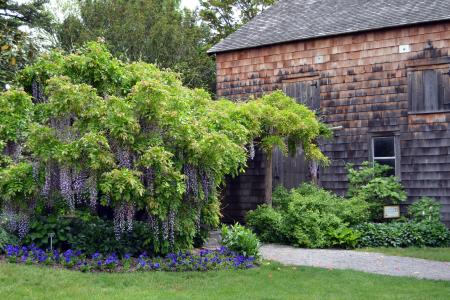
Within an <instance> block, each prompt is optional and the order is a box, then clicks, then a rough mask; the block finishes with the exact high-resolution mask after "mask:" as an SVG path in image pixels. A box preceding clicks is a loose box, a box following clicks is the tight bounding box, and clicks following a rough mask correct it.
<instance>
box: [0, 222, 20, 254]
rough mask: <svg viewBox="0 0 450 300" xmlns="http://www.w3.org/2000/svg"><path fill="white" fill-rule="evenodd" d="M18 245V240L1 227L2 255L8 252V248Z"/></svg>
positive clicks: (0, 248)
mask: <svg viewBox="0 0 450 300" xmlns="http://www.w3.org/2000/svg"><path fill="white" fill-rule="evenodd" d="M17 244H18V238H17V237H15V236H14V235H12V234H10V233H9V232H8V231H6V230H5V229H4V228H3V227H2V226H0V253H3V252H4V251H5V250H6V246H8V245H17Z"/></svg>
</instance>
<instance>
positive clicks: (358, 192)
mask: <svg viewBox="0 0 450 300" xmlns="http://www.w3.org/2000/svg"><path fill="white" fill-rule="evenodd" d="M390 169H391V167H389V166H384V165H379V164H377V163H374V164H372V163H371V162H364V163H363V164H362V166H361V168H359V169H354V168H353V165H351V164H349V165H347V171H348V180H349V190H348V195H349V196H351V197H356V198H359V199H361V200H364V201H365V202H367V203H368V204H369V207H370V215H371V218H372V219H373V220H382V219H383V206H384V205H389V204H399V203H400V202H402V201H405V200H406V198H407V195H406V192H405V191H404V189H403V186H402V185H401V183H400V182H399V180H398V178H396V177H395V176H387V171H389V170H390Z"/></svg>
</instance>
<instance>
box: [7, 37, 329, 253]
mask: <svg viewBox="0 0 450 300" xmlns="http://www.w3.org/2000/svg"><path fill="white" fill-rule="evenodd" d="M19 78H20V81H21V83H22V84H23V86H24V89H25V91H26V92H24V91H17V90H11V91H8V92H5V93H2V94H0V103H2V104H5V106H3V105H2V107H1V108H0V112H1V114H0V120H5V124H7V125H8V126H3V124H2V126H1V127H0V144H1V145H2V147H3V148H4V149H3V154H4V159H2V161H4V164H5V167H3V168H2V169H0V194H1V197H0V202H1V203H0V204H1V207H2V210H3V214H4V215H8V216H9V220H10V221H11V220H13V221H14V222H13V223H11V228H12V230H17V231H18V233H19V235H20V237H22V238H23V237H24V236H25V234H26V231H27V228H28V222H29V217H30V216H33V215H35V214H36V213H37V214H39V215H42V214H45V213H47V212H52V211H53V212H55V211H56V212H57V213H58V214H59V215H66V214H73V213H74V212H75V211H76V210H77V209H79V208H83V209H84V208H85V207H86V206H89V207H90V208H91V209H92V211H96V210H98V209H99V208H102V209H103V210H105V209H106V210H107V209H110V210H113V212H114V214H113V215H114V217H113V219H114V231H115V236H116V239H117V240H121V239H124V238H126V235H127V233H129V232H132V229H133V218H134V216H135V215H136V216H137V218H138V219H140V220H145V221H147V222H149V224H150V226H151V230H152V233H153V235H152V241H153V247H154V251H155V252H167V251H169V250H177V249H181V248H189V247H191V246H192V244H193V240H194V237H196V236H198V235H199V232H200V228H204V227H206V228H209V227H214V226H217V225H218V223H219V215H220V213H219V199H218V192H217V188H218V187H219V186H221V185H222V184H223V183H224V178H225V176H227V175H237V174H238V173H239V172H241V171H242V170H243V169H244V167H245V165H246V162H247V159H248V156H249V154H248V151H247V148H250V147H249V145H252V144H253V141H254V140H258V141H260V145H258V146H259V147H261V148H262V149H264V150H266V151H267V152H270V151H272V149H273V148H274V147H275V146H279V147H281V149H283V150H284V151H285V152H286V153H287V152H288V149H290V150H292V149H294V150H295V148H296V147H299V146H301V147H302V148H303V149H304V152H305V154H306V156H307V157H308V158H311V159H315V160H319V161H322V162H324V163H326V162H327V159H326V158H325V157H324V155H323V154H322V153H321V152H320V150H319V148H318V146H317V145H316V144H315V141H316V140H317V138H318V137H320V136H323V135H327V134H328V133H329V130H328V129H327V128H326V127H325V125H323V124H322V123H320V122H319V121H318V120H317V118H316V116H315V114H314V112H312V111H310V110H309V109H308V108H306V107H305V106H303V105H300V104H297V103H296V102H295V101H294V100H293V99H291V98H289V97H287V96H285V95H284V94H283V93H281V92H275V93H272V94H268V95H266V96H264V97H262V98H260V99H255V100H251V101H248V102H240V103H234V102H231V101H228V100H219V101H213V100H212V99H211V97H210V96H209V94H207V93H206V92H205V91H204V90H199V89H196V90H191V89H188V88H186V87H184V86H183V85H182V83H181V81H180V80H179V78H178V76H177V74H175V73H171V72H168V71H161V70H159V69H158V68H156V67H155V66H153V65H149V64H145V63H132V64H126V63H123V62H122V61H120V60H117V59H114V58H113V57H112V55H111V54H110V53H109V52H108V51H107V50H106V47H105V46H104V45H103V44H98V43H88V44H87V45H86V46H85V47H83V48H82V49H80V50H79V51H77V52H76V53H74V54H70V55H63V54H61V53H60V52H50V53H48V54H46V55H44V56H43V57H42V58H40V59H39V60H38V61H37V62H36V63H35V64H34V65H32V66H29V67H27V68H26V69H25V70H24V71H23V72H22V73H21V75H20V76H19ZM58 203H64V204H65V206H59V204H58Z"/></svg>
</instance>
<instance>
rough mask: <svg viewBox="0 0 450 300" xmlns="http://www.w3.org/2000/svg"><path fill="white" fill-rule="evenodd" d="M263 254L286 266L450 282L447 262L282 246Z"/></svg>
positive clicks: (267, 247)
mask: <svg viewBox="0 0 450 300" xmlns="http://www.w3.org/2000/svg"><path fill="white" fill-rule="evenodd" d="M261 254H262V257H263V258H264V259H268V260H273V261H277V262H280V263H282V264H285V265H296V266H311V267H320V268H329V269H352V270H357V271H363V272H368V273H376V274H383V275H391V276H411V277H417V278H426V279H436V280H449V281H450V263H448V262H437V261H431V260H425V259H419V258H410V257H399V256H388V255H384V254H379V253H369V252H358V251H350V250H316V249H300V248H294V247H289V246H281V245H264V246H262V247H261Z"/></svg>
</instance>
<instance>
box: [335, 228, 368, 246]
mask: <svg viewBox="0 0 450 300" xmlns="http://www.w3.org/2000/svg"><path fill="white" fill-rule="evenodd" d="M329 235H330V240H331V244H332V246H333V247H338V248H350V249H353V248H355V247H356V246H357V245H358V242H359V238H360V237H361V233H359V232H358V231H356V230H353V229H351V228H348V227H340V228H338V229H335V230H332V231H331V232H329Z"/></svg>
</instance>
